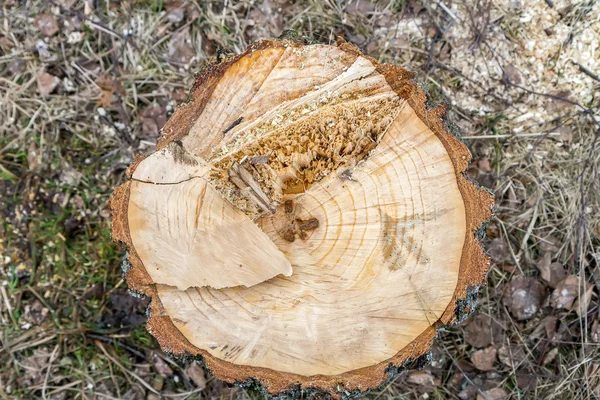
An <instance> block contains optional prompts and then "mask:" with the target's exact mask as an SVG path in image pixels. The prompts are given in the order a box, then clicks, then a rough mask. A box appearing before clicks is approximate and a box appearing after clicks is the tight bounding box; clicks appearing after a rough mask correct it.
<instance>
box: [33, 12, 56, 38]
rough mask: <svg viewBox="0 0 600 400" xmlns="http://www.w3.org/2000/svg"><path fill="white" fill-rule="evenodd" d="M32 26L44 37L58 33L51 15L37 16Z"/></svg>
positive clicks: (54, 19)
mask: <svg viewBox="0 0 600 400" xmlns="http://www.w3.org/2000/svg"><path fill="white" fill-rule="evenodd" d="M33 25H34V26H35V27H36V28H37V29H38V30H39V31H40V32H41V33H42V35H44V36H46V37H50V36H54V35H55V34H56V33H57V32H58V29H59V28H58V22H56V18H55V17H54V15H52V14H38V15H37V16H36V17H35V18H34V20H33Z"/></svg>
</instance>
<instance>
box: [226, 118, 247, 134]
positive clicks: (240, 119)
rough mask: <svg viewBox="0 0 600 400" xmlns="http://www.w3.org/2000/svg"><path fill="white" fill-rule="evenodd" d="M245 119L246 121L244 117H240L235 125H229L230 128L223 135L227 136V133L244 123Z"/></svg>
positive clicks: (234, 122)
mask: <svg viewBox="0 0 600 400" xmlns="http://www.w3.org/2000/svg"><path fill="white" fill-rule="evenodd" d="M243 119H244V117H239V118H238V119H236V120H235V121H233V123H232V124H231V125H229V127H227V129H225V130H224V131H223V134H226V133H227V132H229V131H230V130H232V129H233V128H235V127H236V126H238V125H239V124H240V123H241V122H242V120H243Z"/></svg>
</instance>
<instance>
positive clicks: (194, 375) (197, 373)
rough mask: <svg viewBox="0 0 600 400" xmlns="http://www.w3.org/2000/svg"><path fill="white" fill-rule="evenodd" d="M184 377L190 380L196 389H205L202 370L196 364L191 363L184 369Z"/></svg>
mask: <svg viewBox="0 0 600 400" xmlns="http://www.w3.org/2000/svg"><path fill="white" fill-rule="evenodd" d="M185 373H186V375H187V376H188V377H189V378H190V380H191V381H192V382H194V384H195V385H196V386H197V387H198V389H200V390H202V389H204V388H205V387H206V377H205V376H204V370H203V369H202V367H200V366H199V365H198V364H196V363H195V362H194V363H191V364H190V365H188V366H187V368H186V369H185Z"/></svg>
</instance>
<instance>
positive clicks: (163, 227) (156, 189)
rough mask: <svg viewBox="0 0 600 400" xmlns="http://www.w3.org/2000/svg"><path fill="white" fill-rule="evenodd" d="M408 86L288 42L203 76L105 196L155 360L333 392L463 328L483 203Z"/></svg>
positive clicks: (407, 81)
mask: <svg viewBox="0 0 600 400" xmlns="http://www.w3.org/2000/svg"><path fill="white" fill-rule="evenodd" d="M411 76H412V75H411V74H410V73H408V72H407V71H405V70H403V69H401V68H399V67H396V66H393V65H389V64H379V63H377V61H376V60H374V59H372V58H370V57H367V56H365V55H363V54H362V53H361V52H360V51H359V50H358V49H357V48H355V47H354V46H352V45H349V44H348V43H345V42H343V41H339V42H338V44H337V45H336V46H331V45H324V44H313V45H306V44H304V43H298V42H294V41H288V40H266V41H260V42H257V43H255V44H253V45H251V46H250V47H249V48H248V49H247V50H246V51H245V52H243V53H241V54H239V55H236V56H230V57H228V58H226V59H225V60H223V61H222V62H221V63H220V64H218V65H212V66H209V67H208V68H207V69H206V70H205V71H204V72H203V73H202V74H200V75H199V77H198V80H197V84H196V85H195V86H194V89H193V90H192V92H191V94H190V98H191V100H190V102H189V103H186V104H184V105H182V106H181V107H179V108H178V109H177V111H176V112H175V114H174V115H173V116H172V117H171V119H170V120H169V121H168V122H167V124H166V126H165V127H164V132H166V134H165V135H164V136H163V137H162V138H161V140H160V141H159V144H158V145H157V151H156V152H155V153H153V154H151V155H149V156H147V157H145V158H143V159H138V160H136V162H135V163H134V165H132V166H131V167H130V170H129V175H130V178H131V180H130V181H128V182H126V183H125V184H123V185H122V186H120V187H118V188H116V189H115V193H114V194H113V197H112V200H111V206H112V209H113V237H114V239H115V240H116V241H119V242H122V243H124V244H125V245H126V246H127V248H128V250H129V261H130V264H131V268H129V269H128V272H127V274H126V278H127V282H128V284H129V286H130V288H131V289H133V290H136V291H138V292H141V293H145V294H147V295H149V296H152V297H153V301H152V303H151V310H150V313H149V315H150V318H149V321H148V329H149V330H150V332H152V334H153V335H154V336H155V337H156V338H157V340H158V342H159V343H160V345H161V346H162V348H163V349H167V350H169V351H170V352H171V353H173V354H179V355H183V354H186V355H195V356H201V357H202V358H203V359H204V361H205V363H206V366H207V367H208V368H209V369H210V371H211V372H212V373H213V374H214V375H215V376H216V377H217V378H219V379H222V380H224V381H226V382H229V383H244V382H248V381H252V382H258V383H261V384H262V385H263V387H264V388H265V391H266V392H267V393H269V394H271V395H278V394H282V393H290V391H297V390H298V389H300V390H304V389H310V390H311V391H314V390H318V391H321V392H324V393H326V394H329V395H331V396H332V397H334V398H340V397H343V396H346V394H347V393H356V394H358V393H361V392H365V391H367V390H369V389H373V388H376V387H377V386H379V385H380V384H382V383H383V382H385V381H386V379H388V378H389V374H393V373H395V372H394V371H398V370H400V369H401V368H402V367H403V366H405V365H407V363H408V362H410V361H411V360H412V361H414V360H417V359H419V357H421V356H422V355H423V354H425V353H426V352H427V351H428V349H429V348H430V345H431V343H432V341H433V339H434V337H435V336H436V332H437V329H438V328H439V327H441V326H444V325H447V324H451V323H452V322H454V321H456V319H457V314H456V313H457V312H458V313H459V315H458V317H461V316H462V313H463V312H464V311H463V310H465V309H467V308H468V307H464V303H465V302H464V300H463V299H465V298H467V297H468V296H467V294H468V293H469V294H470V293H471V289H472V288H473V287H477V286H478V285H480V284H481V282H482V280H483V279H484V278H485V275H486V272H487V269H488V266H489V260H488V258H487V257H486V256H485V255H484V253H483V251H482V248H481V246H480V244H479V243H478V241H477V240H476V238H475V232H476V231H477V230H478V229H479V227H480V225H481V224H482V222H483V221H485V220H486V219H488V217H489V216H490V208H491V205H492V196H491V195H490V194H489V193H487V192H486V191H484V190H482V189H479V188H476V187H474V186H473V184H471V183H470V182H469V181H467V179H466V178H465V177H464V172H465V170H466V168H467V164H468V161H469V159H470V154H469V151H468V150H467V148H466V147H465V146H464V145H463V144H461V143H460V142H459V141H458V140H457V139H456V137H454V136H453V135H452V134H450V133H449V132H448V131H447V129H446V126H447V124H446V122H445V121H444V120H443V118H444V116H443V113H444V109H443V108H436V109H433V110H428V109H427V107H426V101H427V97H426V95H425V93H424V92H423V90H422V89H421V88H420V87H419V86H418V85H417V84H415V82H414V81H413V80H412V79H411ZM232 121H233V123H232ZM156 183H160V184H156ZM457 310H458V311H457Z"/></svg>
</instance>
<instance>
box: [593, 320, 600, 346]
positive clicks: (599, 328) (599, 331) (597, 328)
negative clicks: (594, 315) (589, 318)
mask: <svg viewBox="0 0 600 400" xmlns="http://www.w3.org/2000/svg"><path fill="white" fill-rule="evenodd" d="M592 342H594V343H598V342H600V321H598V319H596V320H595V321H594V323H593V324H592Z"/></svg>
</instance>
